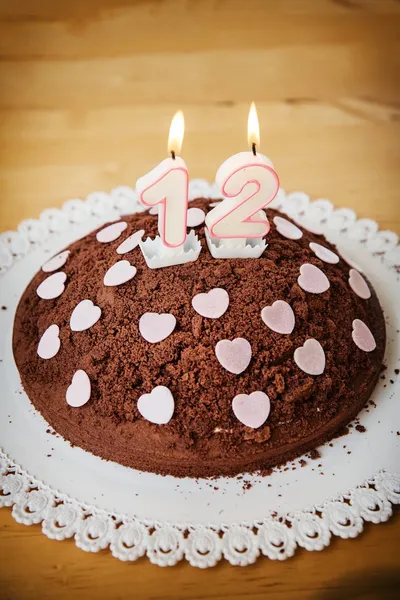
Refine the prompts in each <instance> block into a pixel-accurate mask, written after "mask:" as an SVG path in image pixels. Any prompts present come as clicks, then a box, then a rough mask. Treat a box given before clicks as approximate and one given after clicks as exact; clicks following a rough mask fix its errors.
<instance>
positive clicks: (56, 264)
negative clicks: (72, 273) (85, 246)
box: [42, 250, 71, 273]
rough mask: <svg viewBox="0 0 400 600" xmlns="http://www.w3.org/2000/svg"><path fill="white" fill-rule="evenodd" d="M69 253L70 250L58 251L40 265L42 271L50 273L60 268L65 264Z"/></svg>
mask: <svg viewBox="0 0 400 600" xmlns="http://www.w3.org/2000/svg"><path fill="white" fill-rule="evenodd" d="M70 254H71V251H70V250H64V252H60V254H57V256H53V258H50V260H48V261H47V262H45V263H44V265H43V266H42V271H43V272H44V273H51V272H52V271H57V269H61V267H63V266H64V265H65V263H66V262H67V260H68V256H69V255H70Z"/></svg>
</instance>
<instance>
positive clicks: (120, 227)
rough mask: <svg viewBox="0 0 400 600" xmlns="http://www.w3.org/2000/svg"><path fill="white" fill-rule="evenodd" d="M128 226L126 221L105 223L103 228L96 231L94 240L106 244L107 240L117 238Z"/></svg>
mask: <svg viewBox="0 0 400 600" xmlns="http://www.w3.org/2000/svg"><path fill="white" fill-rule="evenodd" d="M127 227H128V223H127V222H126V221H118V223H111V225H107V227H105V228H104V229H101V230H100V231H98V232H97V233H96V240H97V241H98V242H102V243H103V244H107V243H108V242H114V241H115V240H116V239H118V238H119V236H120V235H121V233H122V232H123V231H125V229H126V228H127Z"/></svg>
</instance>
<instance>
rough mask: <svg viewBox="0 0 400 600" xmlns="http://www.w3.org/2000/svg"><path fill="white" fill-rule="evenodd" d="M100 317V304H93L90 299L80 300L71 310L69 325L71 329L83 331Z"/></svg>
mask: <svg viewBox="0 0 400 600" xmlns="http://www.w3.org/2000/svg"><path fill="white" fill-rule="evenodd" d="M100 317H101V308H100V306H95V305H94V304H93V302H92V301H91V300H81V302H79V304H77V305H76V306H75V308H74V310H73V311H72V314H71V317H70V320H69V326H70V328H71V329H72V331H85V330H86V329H89V328H90V327H92V325H94V324H95V323H97V321H98V320H99V319H100Z"/></svg>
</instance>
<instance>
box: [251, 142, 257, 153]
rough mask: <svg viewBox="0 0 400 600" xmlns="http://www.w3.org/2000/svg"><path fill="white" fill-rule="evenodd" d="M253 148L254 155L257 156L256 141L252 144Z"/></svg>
mask: <svg viewBox="0 0 400 600" xmlns="http://www.w3.org/2000/svg"><path fill="white" fill-rule="evenodd" d="M251 149H252V150H253V154H254V156H257V152H256V143H255V142H253V143H252V145H251Z"/></svg>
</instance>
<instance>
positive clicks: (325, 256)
mask: <svg viewBox="0 0 400 600" xmlns="http://www.w3.org/2000/svg"><path fill="white" fill-rule="evenodd" d="M309 246H310V248H311V250H312V251H313V252H314V254H315V256H317V257H318V258H319V259H320V260H322V261H324V262H326V263H329V264H331V265H336V264H337V263H338V262H339V260H340V259H339V257H338V255H337V254H335V253H334V252H332V250H329V248H325V246H321V244H316V243H315V242H310V243H309Z"/></svg>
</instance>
